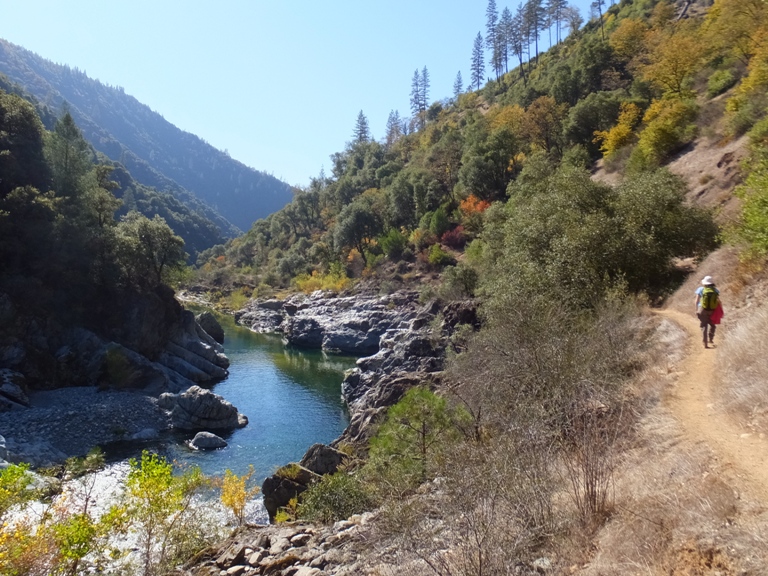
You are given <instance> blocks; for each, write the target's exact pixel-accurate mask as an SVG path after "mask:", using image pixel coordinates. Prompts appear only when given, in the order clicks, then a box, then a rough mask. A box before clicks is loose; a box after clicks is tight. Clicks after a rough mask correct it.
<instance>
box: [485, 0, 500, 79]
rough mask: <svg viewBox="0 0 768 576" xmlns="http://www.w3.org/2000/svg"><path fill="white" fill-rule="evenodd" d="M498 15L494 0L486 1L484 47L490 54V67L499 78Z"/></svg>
mask: <svg viewBox="0 0 768 576" xmlns="http://www.w3.org/2000/svg"><path fill="white" fill-rule="evenodd" d="M498 21H499V13H498V11H497V10H496V0H488V7H487V8H486V10H485V46H486V48H488V50H490V52H491V66H492V67H493V69H494V71H495V72H496V79H498V77H499V61H500V57H499V38H498V25H497V24H498Z"/></svg>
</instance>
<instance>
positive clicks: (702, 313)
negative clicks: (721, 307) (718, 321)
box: [697, 308, 717, 344]
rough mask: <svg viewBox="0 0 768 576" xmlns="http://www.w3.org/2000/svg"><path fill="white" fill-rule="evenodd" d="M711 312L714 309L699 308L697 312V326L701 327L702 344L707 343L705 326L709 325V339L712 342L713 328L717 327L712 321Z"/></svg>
mask: <svg viewBox="0 0 768 576" xmlns="http://www.w3.org/2000/svg"><path fill="white" fill-rule="evenodd" d="M712 312H714V310H704V309H703V308H699V312H698V314H697V316H698V317H699V326H700V327H701V337H702V339H703V340H704V344H706V343H707V327H709V341H710V342H712V340H713V339H714V337H715V328H717V326H715V324H713V323H712Z"/></svg>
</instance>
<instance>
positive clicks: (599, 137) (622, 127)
mask: <svg viewBox="0 0 768 576" xmlns="http://www.w3.org/2000/svg"><path fill="white" fill-rule="evenodd" d="M641 113H642V111H641V110H640V108H639V107H638V106H637V104H633V103H632V102H622V103H621V107H620V112H619V118H618V121H617V122H616V125H615V126H614V127H613V128H611V129H610V130H597V131H595V138H594V140H593V142H595V143H596V144H599V143H600V151H601V152H602V153H603V156H604V157H605V158H611V157H613V156H615V154H616V152H618V151H619V149H621V148H623V147H624V146H626V145H627V144H629V143H630V142H631V141H632V135H633V133H634V128H635V126H637V123H638V121H639V120H640V114H641Z"/></svg>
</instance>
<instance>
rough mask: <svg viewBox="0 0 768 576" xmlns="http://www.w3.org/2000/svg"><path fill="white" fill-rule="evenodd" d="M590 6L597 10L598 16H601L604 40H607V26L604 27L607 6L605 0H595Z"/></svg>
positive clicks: (601, 29) (601, 30)
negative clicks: (604, 8)
mask: <svg viewBox="0 0 768 576" xmlns="http://www.w3.org/2000/svg"><path fill="white" fill-rule="evenodd" d="M590 6H591V8H592V9H593V10H596V11H597V16H598V18H600V32H601V33H602V36H603V40H605V28H603V6H605V0H594V1H593V2H592V4H591V5H590Z"/></svg>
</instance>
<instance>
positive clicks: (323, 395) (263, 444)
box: [163, 317, 355, 482]
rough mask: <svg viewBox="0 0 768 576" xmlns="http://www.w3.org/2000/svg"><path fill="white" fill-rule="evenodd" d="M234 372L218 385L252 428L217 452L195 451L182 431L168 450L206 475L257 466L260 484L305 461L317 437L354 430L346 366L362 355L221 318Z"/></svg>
mask: <svg viewBox="0 0 768 576" xmlns="http://www.w3.org/2000/svg"><path fill="white" fill-rule="evenodd" d="M219 321H220V322H221V324H222V326H223V327H224V331H225V340H224V352H225V354H226V355H227V356H228V357H229V359H230V362H231V364H230V368H229V377H228V378H227V379H226V380H223V381H222V382H220V383H218V384H216V385H215V386H214V387H213V391H214V392H215V393H216V394H219V395H221V396H223V397H224V398H226V399H227V400H229V401H230V402H232V404H234V405H235V406H237V408H238V410H239V411H240V412H242V413H243V414H245V415H246V416H248V421H249V423H248V426H246V427H245V428H241V429H239V430H235V431H234V432H232V433H230V434H225V435H222V437H223V438H224V439H225V440H226V441H227V442H228V443H229V445H228V446H227V447H226V448H222V449H219V450H214V451H196V450H191V449H189V448H188V447H187V446H186V445H185V444H184V440H186V439H189V438H191V437H192V436H194V434H185V435H181V434H179V435H178V437H177V438H176V442H172V443H170V444H168V445H166V447H165V450H163V452H165V453H166V455H167V456H168V457H170V458H173V459H175V460H177V461H179V462H184V463H188V464H194V465H197V466H200V468H201V469H202V471H203V472H204V473H205V474H215V475H221V474H223V473H224V471H225V470H226V469H230V470H232V471H233V472H234V473H235V474H238V475H240V474H244V473H247V472H248V466H249V465H250V464H253V466H254V468H255V471H256V473H255V476H256V477H258V479H259V482H261V480H263V479H264V478H265V477H267V476H269V475H270V474H271V473H272V472H273V471H274V470H275V469H276V468H278V467H279V466H282V465H283V464H286V463H288V462H293V461H297V460H299V459H301V457H302V456H303V455H304V453H305V452H306V450H307V449H308V448H309V447H310V446H311V445H312V444H314V443H316V442H322V443H328V442H330V441H332V440H334V439H335V438H336V437H337V436H339V434H341V432H342V431H343V430H344V428H346V426H347V424H348V423H349V417H348V414H347V411H346V408H345V406H344V403H343V402H342V401H341V381H342V378H343V373H344V370H346V369H349V368H351V367H353V366H354V363H355V358H353V357H348V356H335V355H326V354H324V353H323V352H321V351H316V350H298V349H294V348H290V347H286V346H284V345H283V343H282V341H281V339H280V338H279V337H277V336H274V335H264V334H256V333H254V332H251V331H250V330H248V329H246V328H243V327H241V326H237V325H236V324H235V322H234V320H233V319H232V318H231V317H219Z"/></svg>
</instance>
